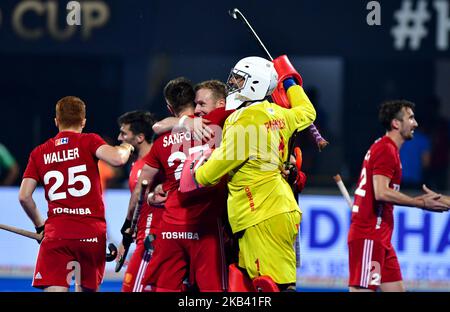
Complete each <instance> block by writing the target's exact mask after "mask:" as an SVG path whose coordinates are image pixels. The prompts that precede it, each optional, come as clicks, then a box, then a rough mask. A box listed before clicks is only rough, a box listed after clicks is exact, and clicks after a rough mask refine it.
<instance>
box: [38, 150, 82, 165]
mask: <svg viewBox="0 0 450 312" xmlns="http://www.w3.org/2000/svg"><path fill="white" fill-rule="evenodd" d="M79 157H80V155H79V153H78V147H77V148H74V149H69V150H62V151H57V152H53V153H49V154H44V164H46V165H49V164H52V163H54V162H63V161H67V160H73V159H77V158H79Z"/></svg>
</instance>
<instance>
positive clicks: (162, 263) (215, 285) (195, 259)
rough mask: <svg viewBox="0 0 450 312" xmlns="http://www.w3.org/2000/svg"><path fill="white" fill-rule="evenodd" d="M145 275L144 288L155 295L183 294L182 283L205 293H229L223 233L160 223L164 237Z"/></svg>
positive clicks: (161, 238)
mask: <svg viewBox="0 0 450 312" xmlns="http://www.w3.org/2000/svg"><path fill="white" fill-rule="evenodd" d="M159 239H160V240H159V241H158V244H157V245H156V246H155V250H154V253H153V258H152V261H151V262H150V265H149V267H148V269H147V271H146V273H145V277H144V283H145V285H151V286H152V288H153V289H154V290H155V291H172V292H177V291H183V290H185V287H184V285H183V281H184V280H185V279H186V277H189V283H190V284H191V285H194V284H195V285H196V286H197V287H198V289H199V290H200V291H202V292H219V291H224V290H225V289H226V284H225V282H226V279H225V259H224V254H223V239H222V232H221V230H219V229H213V230H209V231H198V230H191V231H190V230H189V229H188V228H187V227H186V226H175V225H169V224H167V223H165V222H164V221H162V222H161V235H160V237H159Z"/></svg>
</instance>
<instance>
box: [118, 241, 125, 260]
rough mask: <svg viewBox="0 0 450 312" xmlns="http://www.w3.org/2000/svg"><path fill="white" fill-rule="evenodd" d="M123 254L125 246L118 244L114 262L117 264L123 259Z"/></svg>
mask: <svg viewBox="0 0 450 312" xmlns="http://www.w3.org/2000/svg"><path fill="white" fill-rule="evenodd" d="M124 254H125V246H124V245H123V244H122V243H120V245H119V248H117V257H116V262H119V260H120V259H121V258H122V257H123V255H124ZM124 265H126V263H124Z"/></svg>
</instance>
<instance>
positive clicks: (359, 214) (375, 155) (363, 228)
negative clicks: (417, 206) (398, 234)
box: [348, 136, 402, 248]
mask: <svg viewBox="0 0 450 312" xmlns="http://www.w3.org/2000/svg"><path fill="white" fill-rule="evenodd" d="M374 175H383V176H386V177H388V178H390V179H391V182H390V184H389V187H390V188H392V189H395V190H397V191H398V190H400V181H401V177H402V169H401V163H400V155H399V150H398V148H397V146H396V145H395V143H394V141H392V140H391V139H390V138H389V137H388V136H384V137H382V138H381V139H378V140H377V141H375V143H374V144H373V145H372V146H371V147H370V149H369V151H368V152H367V154H366V156H365V157H364V162H363V166H362V170H361V176H360V178H359V181H358V188H357V189H356V191H355V200H354V204H353V209H352V222H351V225H350V231H349V234H348V241H349V242H351V241H353V240H357V239H369V240H374V241H378V242H381V244H382V245H384V246H385V247H386V248H387V247H389V246H391V237H392V232H393V229H394V213H393V209H394V207H393V205H392V204H390V203H386V202H379V201H377V200H375V196H374V188H373V176H374Z"/></svg>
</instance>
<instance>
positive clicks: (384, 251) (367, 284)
mask: <svg viewBox="0 0 450 312" xmlns="http://www.w3.org/2000/svg"><path fill="white" fill-rule="evenodd" d="M348 252H349V254H348V259H349V271H350V276H349V282H348V285H349V286H353V287H362V288H368V289H372V290H377V288H378V287H379V286H380V285H381V284H382V283H388V282H397V281H401V280H402V273H401V271H400V265H399V263H398V259H397V255H396V254H395V250H394V247H392V245H390V246H389V247H386V246H385V245H383V244H381V242H378V241H374V240H370V239H357V240H354V241H350V242H349V243H348Z"/></svg>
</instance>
